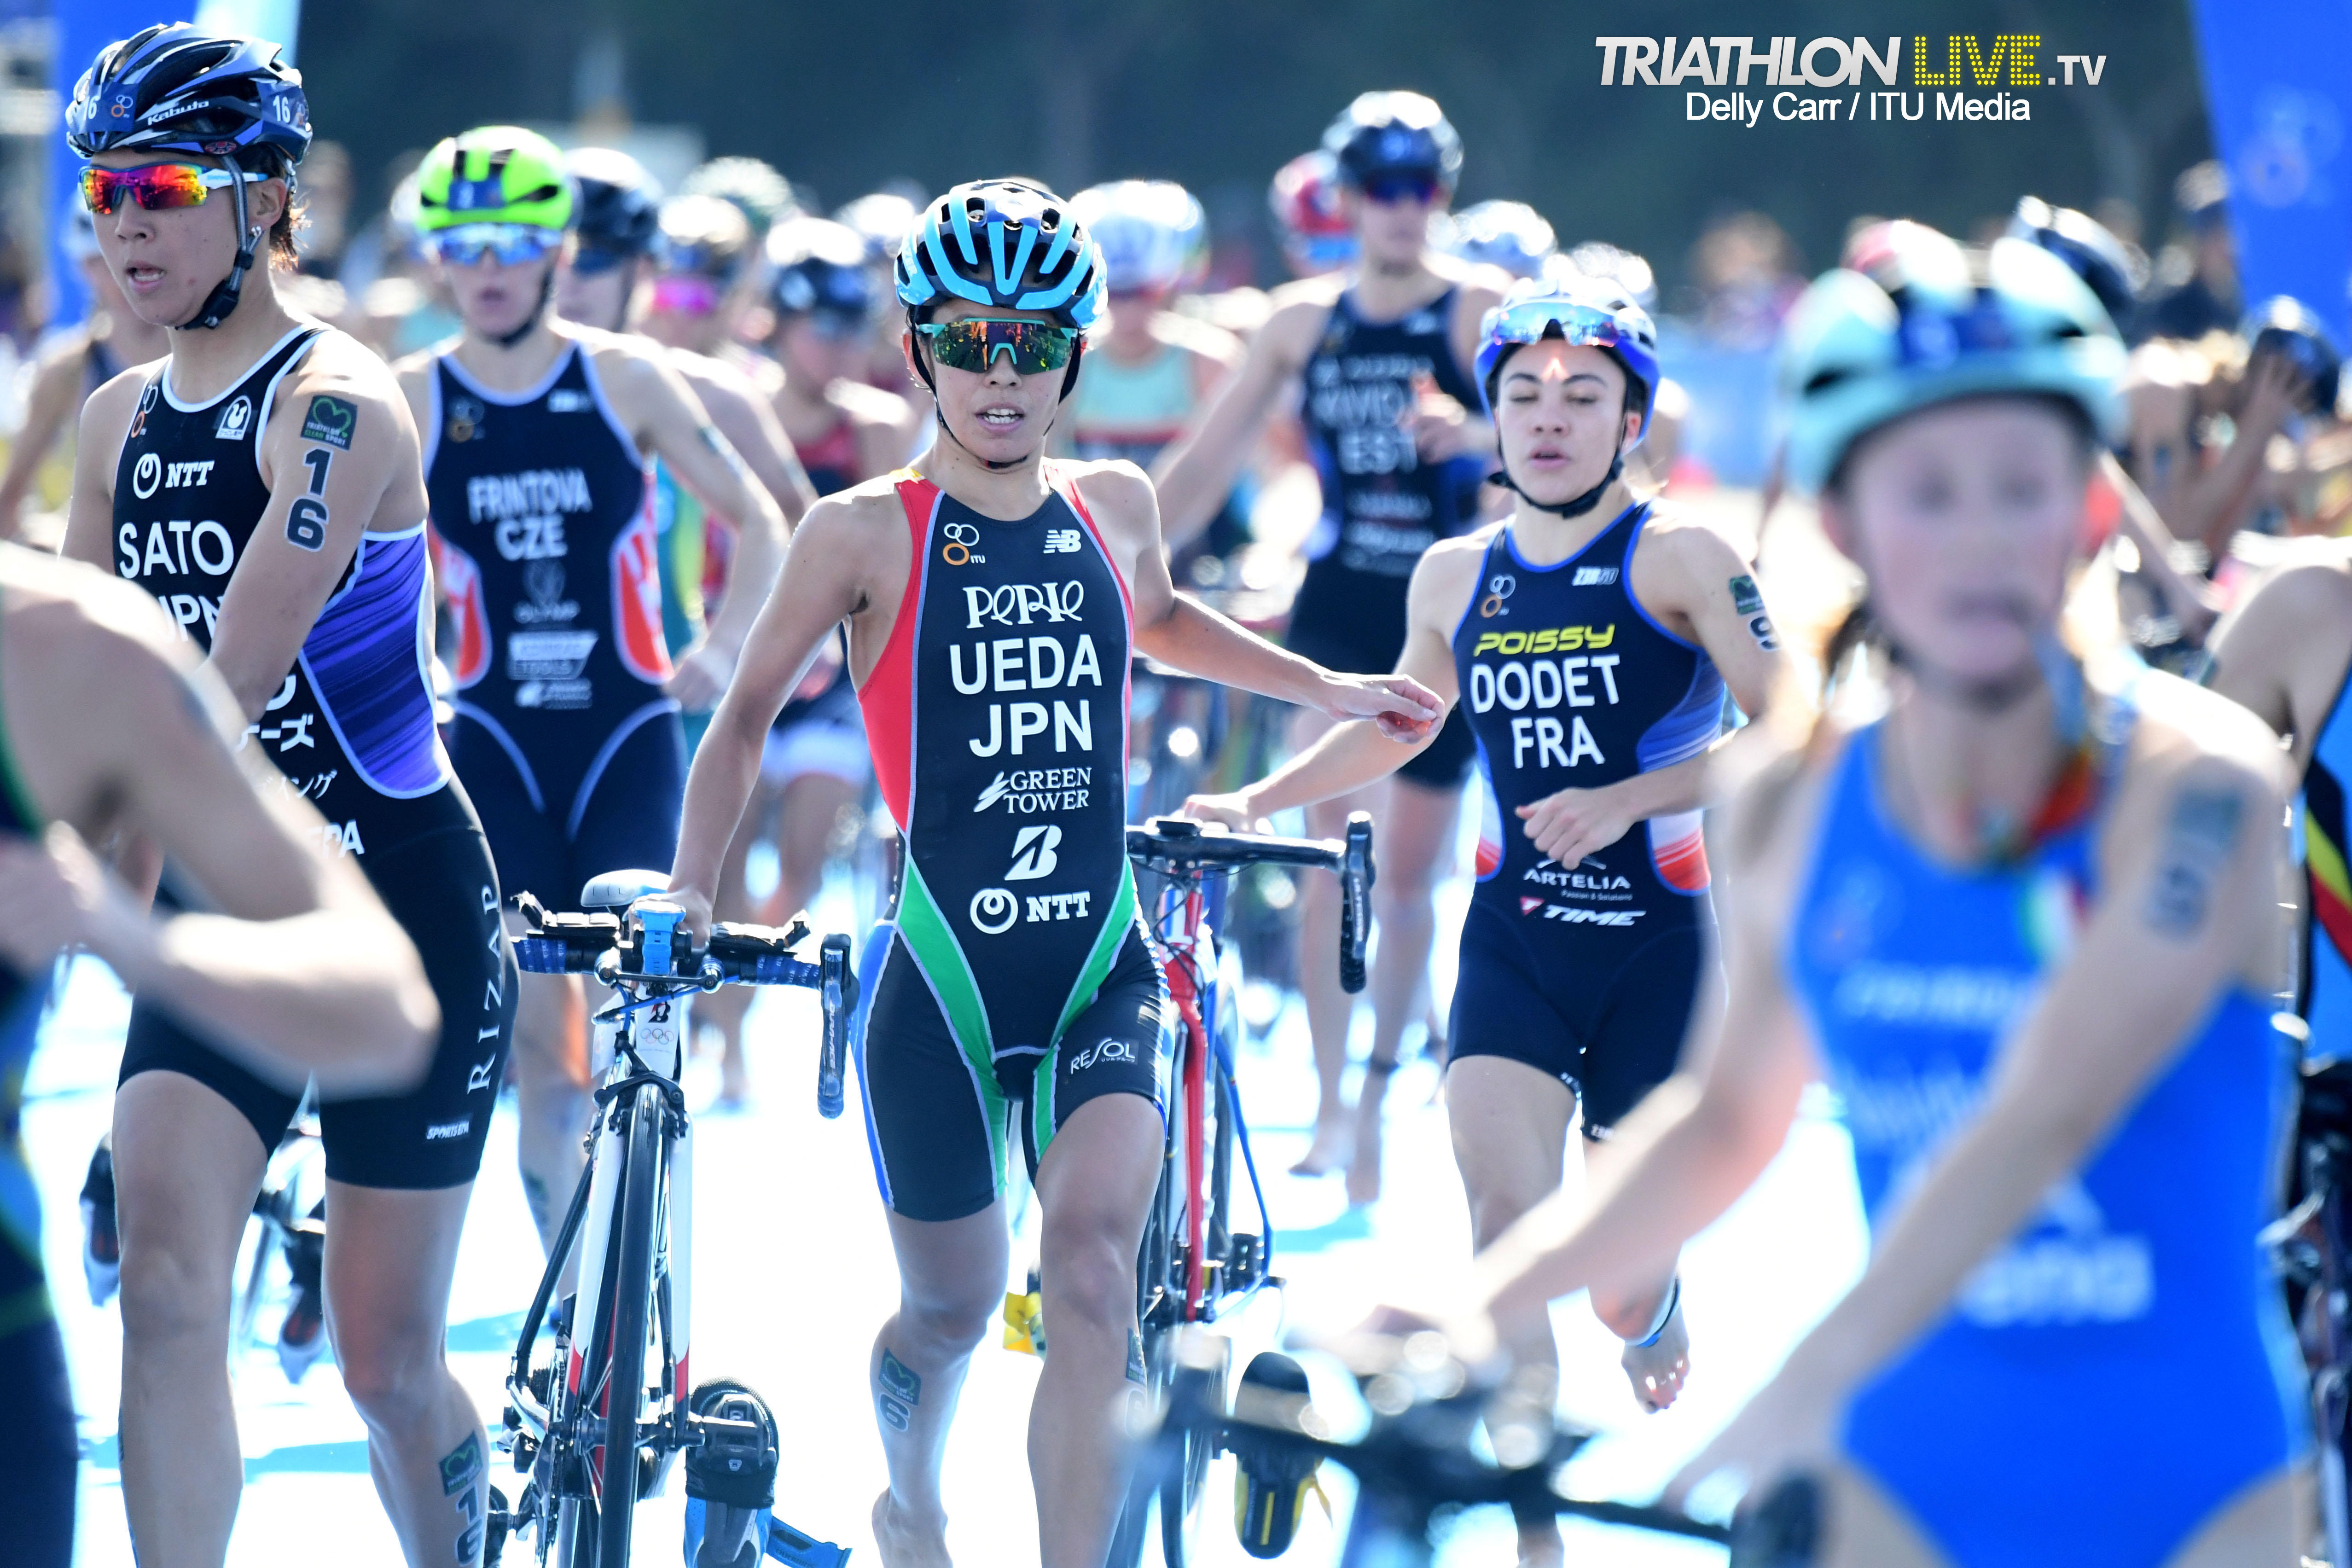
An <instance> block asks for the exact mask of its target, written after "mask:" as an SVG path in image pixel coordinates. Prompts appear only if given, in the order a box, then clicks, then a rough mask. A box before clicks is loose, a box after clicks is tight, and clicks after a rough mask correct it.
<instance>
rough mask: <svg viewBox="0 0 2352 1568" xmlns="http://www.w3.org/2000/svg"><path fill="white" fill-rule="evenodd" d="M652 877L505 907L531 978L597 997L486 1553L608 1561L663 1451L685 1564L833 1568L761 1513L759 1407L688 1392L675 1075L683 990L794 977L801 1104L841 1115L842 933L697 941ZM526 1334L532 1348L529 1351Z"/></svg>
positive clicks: (756, 1400) (528, 1321)
mask: <svg viewBox="0 0 2352 1568" xmlns="http://www.w3.org/2000/svg"><path fill="white" fill-rule="evenodd" d="M668 882H669V879H668V878H667V876H666V875H664V874H661V873H658V872H650V871H622V872H612V873H608V874H606V875H604V876H602V877H599V878H597V879H594V880H593V881H592V882H590V883H589V884H588V886H587V888H586V889H585V890H584V891H583V893H582V895H581V900H580V901H581V904H582V906H583V909H585V910H589V911H591V912H588V913H584V914H549V913H548V912H546V911H545V910H542V909H541V907H540V905H539V902H538V900H535V899H533V898H531V897H530V894H528V893H525V894H521V895H520V896H518V898H517V899H516V904H517V906H518V907H519V908H520V910H522V911H523V914H524V917H525V919H526V921H527V922H528V923H529V924H530V928H531V934H530V935H528V936H525V937H523V938H522V939H520V941H518V942H516V943H515V944H514V945H515V959H516V962H517V963H519V964H520V966H521V967H522V968H524V969H526V970H530V971H531V972H533V973H542V974H562V973H587V974H591V975H593V976H594V977H595V979H596V980H597V981H598V982H600V983H601V984H604V986H606V987H607V988H608V989H610V990H611V991H612V992H613V996H612V999H611V1001H610V1002H609V1003H608V1004H607V1005H605V1006H604V1007H603V1008H602V1009H601V1010H600V1011H599V1012H598V1013H597V1014H596V1016H595V1027H596V1046H597V1059H598V1060H600V1061H604V1060H609V1063H610V1065H609V1067H607V1068H604V1071H603V1074H602V1079H603V1081H602V1082H601V1083H600V1084H599V1085H598V1087H597V1089H596V1091H595V1103H596V1117H595V1121H594V1123H593V1127H592V1130H591V1131H590V1134H589V1141H588V1165H587V1169H586V1170H584V1171H583V1172H582V1173H581V1176H580V1182H579V1184H578V1186H577V1187H576V1188H575V1189H574V1190H573V1192H572V1204H571V1207H570V1209H569V1210H568V1211H567V1212H566V1214H565V1215H564V1219H563V1226H562V1230H561V1231H560V1232H559V1233H558V1234H557V1237H556V1240H555V1244H554V1246H553V1247H551V1248H550V1249H549V1254H548V1260H547V1269H546V1272H545V1273H544V1274H542V1275H541V1278H540V1281H539V1289H538V1291H537V1292H536V1293H535V1294H534V1295H533V1296H532V1298H531V1303H530V1310H528V1311H526V1312H525V1313H524V1314H523V1322H522V1331H521V1334H520V1338H519V1340H518V1342H517V1343H516V1345H515V1352H514V1359H513V1362H512V1364H511V1366H510V1367H509V1372H508V1374H507V1384H506V1388H507V1405H506V1415H505V1431H504V1434H503V1436H501V1438H500V1440H499V1441H500V1446H501V1447H505V1448H506V1449H507V1450H508V1452H509V1454H510V1455H511V1456H512V1457H513V1459H514V1464H515V1468H516V1470H517V1471H518V1472H520V1473H521V1474H523V1475H524V1476H526V1477H528V1478H529V1479H528V1480H527V1482H526V1484H525V1485H524V1487H523V1489H522V1492H521V1495H520V1498H519V1499H518V1500H516V1502H515V1504H514V1506H513V1507H512V1508H511V1509H509V1508H508V1507H507V1506H506V1504H505V1501H504V1499H503V1498H502V1497H501V1496H500V1495H499V1493H497V1492H496V1491H493V1492H492V1493H491V1506H490V1516H489V1519H488V1542H487V1544H488V1548H489V1550H488V1552H486V1553H485V1560H486V1562H492V1563H494V1562H496V1561H497V1557H498V1554H499V1551H500V1550H501V1549H502V1548H503V1546H504V1543H505V1541H506V1538H507V1536H508V1535H509V1533H511V1532H513V1531H531V1532H533V1533H534V1534H535V1536H536V1546H537V1554H538V1558H539V1561H540V1563H541V1564H542V1565H543V1564H545V1563H546V1562H547V1560H548V1558H549V1555H550V1553H552V1554H553V1555H554V1558H555V1560H556V1562H557V1563H559V1564H560V1565H561V1568H627V1563H628V1562H629V1551H630V1540H631V1531H632V1527H633V1524H634V1522H635V1505H636V1502H637V1500H639V1499H640V1498H644V1497H649V1496H652V1495H654V1494H655V1493H656V1492H657V1491H658V1490H659V1489H661V1487H662V1485H663V1483H664V1481H665V1479H667V1474H668V1471H669V1468H670V1466H671V1464H672V1462H673V1461H674V1460H676V1458H677V1456H679V1455H680V1454H684V1455H685V1456H686V1468H687V1487H686V1489H687V1561H688V1563H689V1564H693V1565H695V1568H753V1565H755V1564H757V1563H758V1562H759V1560H760V1558H761V1555H762V1554H763V1553H764V1554H765V1555H768V1556H772V1557H775V1558H778V1559H779V1560H780V1561H782V1562H783V1563H788V1564H793V1565H794V1568H839V1565H840V1564H842V1563H845V1561H846V1560H847V1557H848V1553H847V1552H845V1551H844V1550H843V1549H841V1548H840V1547H838V1546H835V1545H833V1544H831V1543H830V1542H823V1541H818V1540H815V1539H814V1538H813V1537H809V1536H805V1535H803V1534H801V1533H800V1532H799V1531H794V1530H793V1529H791V1527H789V1526H787V1525H785V1524H783V1523H782V1522H781V1521H776V1520H775V1519H774V1518H773V1516H772V1508H773V1505H774V1500H775V1475H776V1465H777V1458H778V1448H777V1430H776V1423H775V1417H774V1415H772V1413H771V1411H770V1410H769V1408H768V1406H767V1405H766V1404H765V1402H763V1401H762V1400H761V1398H760V1396H759V1395H758V1394H754V1393H753V1392H752V1391H751V1390H750V1389H749V1388H746V1387H744V1386H743V1385H742V1384H739V1383H733V1382H725V1381H719V1382H712V1383H707V1384H703V1385H701V1386H700V1387H698V1388H696V1389H695V1390H694V1391H693V1392H692V1393H691V1394H688V1389H687V1376H688V1356H689V1352H690V1349H691V1335H690V1333H689V1327H690V1323H691V1318H690V1316H689V1313H688V1307H689V1304H690V1303H689V1300H688V1289H689V1284H690V1281H691V1279H692V1277H693V1269H692V1261H693V1251H692V1243H693V1226H692V1219H693V1209H694V1205H693V1138H692V1128H691V1126H690V1123H689V1122H688V1117H687V1112H686V1097H685V1094H684V1092H683V1091H682V1090H681V1089H679V1087H678V1078H679V1076H680V1074H681V1072H682V1070H683V1068H684V1065H685V1058H684V1054H683V1048H682V1047H683V1042H684V1041H686V1040H687V1039H688V1038H689V1037H690V1036H689V1032H688V1016H687V1014H688V1002H689V999H690V998H691V997H692V996H694V995H695V994H697V993H700V992H707V991H716V990H717V989H719V986H721V985H723V984H730V983H732V984H746V985H803V986H808V987H811V988H813V989H814V990H816V991H817V992H818V994H819V995H820V997H821V998H822V1001H823V1004H824V1034H823V1039H822V1044H821V1047H820V1049H819V1052H818V1057H817V1109H818V1110H819V1111H820V1112H822V1113H823V1114H824V1115H825V1116H827V1117H835V1116H838V1115H840V1114H841V1110H842V1103H843V1093H842V1077H843V1069H844V1063H845V1060H846V1058H847V1054H848V1025H849V1017H850V1012H851V1009H852V1008H853V1007H854V1006H855V1005H856V1000H857V982H856V975H855V974H854V973H853V972H852V970H851V968H850V963H849V939H848V938H847V937H845V936H828V937H826V938H825V939H824V941H823V942H821V943H820V944H819V948H818V958H817V962H816V963H807V962H805V961H804V960H803V959H801V958H798V957H796V956H794V952H795V950H796V949H798V948H800V947H801V946H802V944H803V943H804V942H806V941H807V939H808V936H809V928H808V925H807V923H806V921H804V920H800V919H795V920H794V921H793V925H792V927H791V929H790V930H787V931H779V930H776V929H774V928H772V927H766V926H746V925H732V924H721V925H718V926H715V927H713V928H712V929H711V932H710V938H709V942H708V943H707V944H706V945H705V946H703V947H702V948H701V949H700V950H697V949H696V947H695V945H694V938H693V933H692V932H691V931H689V930H688V928H687V925H686V914H685V910H683V909H681V908H680V907H679V906H678V905H677V904H676V903H674V902H671V901H669V900H665V899H662V898H659V897H658V896H657V895H659V894H660V893H661V892H662V890H663V889H666V888H667V886H668ZM575 1247H576V1248H577V1249H578V1252H579V1274H578V1278H579V1280H580V1287H579V1290H578V1293H577V1295H576V1296H575V1297H574V1298H572V1300H568V1301H566V1302H564V1303H562V1306H561V1309H560V1310H556V1311H554V1312H551V1310H550V1309H551V1307H554V1306H556V1305H557V1303H556V1301H555V1295H556V1291H557V1289H558V1282H559V1281H560V1280H561V1279H562V1278H563V1277H564V1266H565V1263H566V1260H567V1259H568V1258H571V1256H572V1252H573V1250H574V1249H575ZM542 1328H546V1329H550V1330H551V1333H550V1334H549V1336H548V1337H549V1339H550V1342H551V1344H550V1352H551V1353H549V1354H548V1355H547V1356H545V1357H544V1358H541V1357H540V1356H539V1355H538V1354H537V1353H536V1350H537V1347H538V1344H539V1342H540V1339H541V1329H542Z"/></svg>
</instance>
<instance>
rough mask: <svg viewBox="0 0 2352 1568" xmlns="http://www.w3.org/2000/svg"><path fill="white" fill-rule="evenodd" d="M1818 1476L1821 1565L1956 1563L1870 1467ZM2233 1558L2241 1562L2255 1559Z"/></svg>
mask: <svg viewBox="0 0 2352 1568" xmlns="http://www.w3.org/2000/svg"><path fill="white" fill-rule="evenodd" d="M1813 1480H1814V1484H1815V1485H1816V1486H1817V1487H1818V1488H1819V1497H1820V1509H1821V1512H1820V1521H1821V1532H1822V1533H1821V1550H1820V1552H1819V1554H1818V1559H1817V1568H1953V1563H1952V1562H1951V1560H1950V1559H1949V1558H1948V1557H1946V1556H1945V1555H1944V1553H1943V1552H1940V1551H1938V1550H1937V1548H1936V1545H1935V1542H1934V1540H1933V1538H1932V1537H1930V1536H1929V1535H1928V1533H1927V1531H1926V1530H1924V1529H1922V1528H1921V1527H1920V1525H1919V1522H1918V1521H1916V1519H1914V1518H1913V1517H1912V1516H1911V1513H1910V1510H1907V1509H1906V1508H1905V1507H1904V1506H1903V1505H1902V1503H1901V1502H1899V1501H1898V1500H1896V1499H1895V1497H1894V1495H1893V1494H1891V1493H1890V1492H1888V1491H1887V1490H1886V1489H1885V1488H1884V1487H1882V1486H1880V1485H1879V1484H1878V1483H1877V1481H1876V1480H1875V1479H1873V1478H1872V1477H1871V1476H1870V1475H1869V1474H1868V1473H1867V1472H1865V1471H1864V1470H1862V1469H1860V1468H1857V1467H1855V1466H1853V1465H1851V1464H1839V1463H1832V1464H1828V1465H1824V1466H1823V1467H1822V1468H1821V1469H1820V1471H1819V1472H1818V1473H1816V1475H1815V1476H1814V1477H1813ZM1764 1500H1765V1499H1764V1498H1763V1497H1761V1496H1751V1497H1750V1498H1749V1499H1748V1501H1749V1502H1750V1503H1751V1504H1755V1503H1761V1502H1763V1501H1764ZM2228 1561H2229V1562H2231V1563H2232V1564H2236V1563H2251V1562H2252V1561H2253V1559H2251V1558H2244V1557H2236V1558H2231V1559H2229V1560H2228ZM2293 1561H2294V1559H2293V1558H2288V1559H2285V1563H2292V1562H2293ZM2279 1568H2284V1563H2281V1564H2280V1565H2279Z"/></svg>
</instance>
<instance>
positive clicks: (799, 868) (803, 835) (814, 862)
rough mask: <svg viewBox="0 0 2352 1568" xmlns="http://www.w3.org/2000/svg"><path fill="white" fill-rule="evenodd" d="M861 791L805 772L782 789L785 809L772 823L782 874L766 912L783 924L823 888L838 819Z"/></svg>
mask: <svg viewBox="0 0 2352 1568" xmlns="http://www.w3.org/2000/svg"><path fill="white" fill-rule="evenodd" d="M863 788H864V786H863V785H862V784H859V783H857V782H855V781H853V780H850V779H845V778H842V777H839V776H837V775H835V774H833V773H802V774H800V775H799V776H798V777H796V778H794V779H793V781H792V782H791V783H790V784H786V785H785V786H784V799H783V807H782V811H781V813H780V814H779V817H778V821H777V824H776V859H777V861H778V864H779V867H780V870H779V873H778V876H777V879H776V891H775V896H774V898H773V900H772V901H771V902H770V904H769V906H768V909H769V913H770V915H771V916H772V919H774V920H775V921H777V922H779V923H781V922H782V921H788V920H790V919H792V917H793V915H795V914H798V913H799V912H800V911H801V910H805V909H807V908H808V906H809V903H810V900H814V898H815V897H816V895H817V891H818V889H820V888H822V887H823V886H824V867H825V861H826V860H827V859H828V858H830V857H831V855H832V852H833V844H834V839H835V833H836V830H837V829H838V827H839V826H840V823H841V814H842V813H843V812H844V811H846V810H848V809H849V808H851V807H853V806H855V805H856V804H857V798H858V795H859V793H860V791H861V790H862V789H863Z"/></svg>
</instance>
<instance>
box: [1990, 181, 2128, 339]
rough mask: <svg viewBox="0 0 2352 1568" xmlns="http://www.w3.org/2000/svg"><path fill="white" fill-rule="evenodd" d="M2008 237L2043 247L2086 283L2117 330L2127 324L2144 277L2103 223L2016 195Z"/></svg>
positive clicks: (2070, 209) (2088, 216)
mask: <svg viewBox="0 0 2352 1568" xmlns="http://www.w3.org/2000/svg"><path fill="white" fill-rule="evenodd" d="M2009 237H2010V238H2011V239H2022V240H2026V241H2028V242H2029V243H2031V244H2034V245H2038V246H2040V247H2042V249H2044V250H2046V251H2049V252H2050V253H2051V254H2052V255H2053V256H2055V257H2057V258H2058V259H2059V260H2061V261H2063V262H2064V263H2065V264H2066V265H2067V266H2069V267H2071V268H2074V275H2075V276H2076V277H2077V278H2080V279H2082V280H2083V281H2084V282H2085V283H2087V284H2089V285H2090V286H2091V292H2092V293H2094V294H2096V295H2097V296H2098V297H2099V303H2100V304H2102V305H2104V306H2105V307H2106V309H2107V319H2108V320H2109V321H2113V322H2115V324H2116V330H2117V331H2126V330H2127V329H2128V328H2129V327H2130V325H2131V317H2132V310H2133V308H2134V306H2135V305H2137V302H2138V300H2139V291H2140V288H2141V286H2142V285H2143V284H2145V283H2146V282H2147V263H2146V262H2144V261H2143V260H2142V259H2141V258H2139V257H2137V256H2136V255H2134V254H2133V253H2132V250H2131V247H2128V246H2126V244H2124V242H2123V241H2122V240H2120V239H2117V238H2116V237H2115V234H2114V233H2113V231H2111V230H2110V229H2109V228H2108V227H2107V226H2106V225H2105V224H2103V223H2101V222H2100V221H2099V220H2098V219H2096V218H2095V217H2093V216H2090V215H2089V214H2088V213H2080V212H2076V211H2075V210H2074V208H2073V207H2053V206H2052V205H2050V204H2049V203H2048V202H2045V201H2043V200H2042V198H2041V197H2040V196H2023V197H2021V198H2019V200H2018V204H2017V211H2016V212H2015V213H2014V214H2013V215H2011V217H2010V220H2009Z"/></svg>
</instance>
